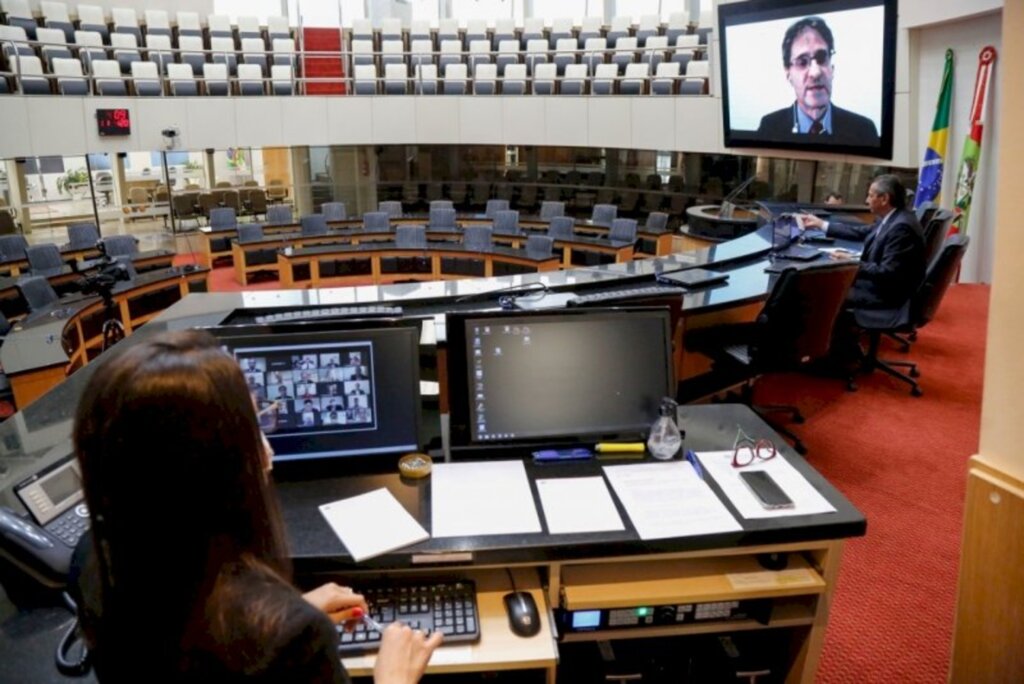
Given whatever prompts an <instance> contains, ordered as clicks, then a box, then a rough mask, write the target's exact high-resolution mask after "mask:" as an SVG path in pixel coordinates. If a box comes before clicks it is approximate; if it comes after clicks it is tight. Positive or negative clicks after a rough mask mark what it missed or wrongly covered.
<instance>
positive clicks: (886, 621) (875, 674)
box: [759, 285, 989, 684]
mask: <svg viewBox="0 0 1024 684" xmlns="http://www.w3.org/2000/svg"><path fill="white" fill-rule="evenodd" d="M988 296H989V288H988V287H987V286H981V285H957V286H955V287H953V288H951V289H950V290H949V292H948V293H947V294H946V297H945V299H944V301H943V302H942V307H941V309H940V310H939V313H938V315H937V316H936V318H935V320H933V321H932V322H931V324H930V325H928V326H927V327H926V328H923V329H922V330H921V333H920V336H919V340H918V342H917V343H916V344H915V345H914V346H913V349H912V350H911V352H910V354H909V357H910V359H911V360H913V361H917V362H918V363H919V368H920V370H921V377H920V379H919V380H920V383H921V388H922V389H923V390H924V396H923V397H921V398H916V399H915V398H913V397H911V396H910V395H909V393H908V391H907V386H905V385H903V384H902V383H899V382H898V381H897V380H895V379H892V378H889V377H887V376H884V375H881V374H877V373H876V374H874V375H872V376H868V377H865V378H862V379H861V380H860V381H859V382H858V384H859V388H860V389H859V390H858V391H857V392H846V391H844V389H843V388H842V386H841V384H840V383H838V382H836V381H831V380H821V379H813V378H812V379H807V378H802V377H799V376H785V378H779V380H789V381H790V382H776V381H774V380H775V378H773V379H772V380H773V381H772V382H770V383H769V382H765V383H763V385H762V386H763V387H764V391H763V393H761V394H763V396H761V394H759V398H760V400H762V401H766V402H767V401H771V400H782V401H786V400H792V401H794V402H795V403H797V404H798V405H799V406H800V407H801V408H802V409H805V413H806V415H807V423H806V424H805V425H798V426H796V430H797V432H799V434H800V435H801V436H802V437H803V438H804V441H805V442H806V443H807V446H808V449H809V450H810V451H809V453H808V460H809V461H810V462H811V463H812V464H813V465H814V466H815V467H816V468H817V469H818V470H820V471H821V472H822V474H824V475H825V476H826V477H827V478H828V479H829V480H830V481H831V482H832V483H833V484H834V485H835V486H836V487H837V488H838V489H839V490H840V491H842V492H843V493H844V494H845V495H846V496H847V497H848V498H849V499H850V500H851V501H852V502H853V503H854V505H856V506H857V508H858V509H860V510H861V511H862V512H863V513H864V514H865V516H866V517H867V520H868V531H867V536H866V537H863V538H859V539H854V540H851V541H850V542H849V543H847V545H846V552H845V555H844V557H843V562H842V565H841V570H840V577H839V588H838V592H837V594H836V597H835V601H834V603H833V607H832V615H831V619H830V622H829V628H828V633H827V637H826V641H825V652H824V656H823V658H822V662H821V666H820V668H819V672H818V678H817V681H819V682H828V683H835V684H869V683H875V682H877V683H878V684H883V683H884V684H892V683H894V682H899V683H901V684H902V683H909V682H921V683H922V684H923V683H928V684H932V683H934V682H944V681H946V679H947V671H948V669H949V658H950V647H951V639H952V633H953V617H954V611H955V602H956V582H957V574H958V566H959V555H960V535H961V529H962V518H963V499H964V488H965V481H966V462H967V459H968V458H969V457H970V456H971V455H972V454H974V453H976V452H977V449H978V434H979V429H980V420H981V391H982V376H983V371H984V360H985V359H984V356H985V330H986V326H987V320H988ZM883 356H889V357H900V356H903V355H901V354H900V353H899V352H898V351H895V350H889V351H888V353H887V354H884V355H883Z"/></svg>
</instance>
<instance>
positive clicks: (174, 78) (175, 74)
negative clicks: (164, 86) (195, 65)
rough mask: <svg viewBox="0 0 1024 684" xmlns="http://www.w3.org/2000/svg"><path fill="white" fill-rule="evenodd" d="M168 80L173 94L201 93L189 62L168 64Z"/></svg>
mask: <svg viewBox="0 0 1024 684" xmlns="http://www.w3.org/2000/svg"><path fill="white" fill-rule="evenodd" d="M167 82H168V83H169V84H170V87H171V95H174V96H178V97H180V96H183V95H198V94H199V84H198V83H197V82H196V77H195V74H193V73H192V67H190V66H189V65H188V64H168V65H167Z"/></svg>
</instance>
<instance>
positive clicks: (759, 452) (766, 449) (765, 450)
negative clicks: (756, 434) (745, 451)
mask: <svg viewBox="0 0 1024 684" xmlns="http://www.w3.org/2000/svg"><path fill="white" fill-rule="evenodd" d="M754 449H755V454H754V455H755V456H757V458H759V459H761V460H762V461H764V460H767V459H769V458H771V457H772V456H774V455H775V446H774V445H773V444H772V443H771V442H768V441H766V440H761V441H759V442H758V443H757V445H756V446H755V447H754Z"/></svg>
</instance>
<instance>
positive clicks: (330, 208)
mask: <svg viewBox="0 0 1024 684" xmlns="http://www.w3.org/2000/svg"><path fill="white" fill-rule="evenodd" d="M320 213H321V214H323V215H324V220H326V221H344V220H345V219H347V218H348V212H347V211H346V210H345V203H344V202H324V203H323V204H322V205H320Z"/></svg>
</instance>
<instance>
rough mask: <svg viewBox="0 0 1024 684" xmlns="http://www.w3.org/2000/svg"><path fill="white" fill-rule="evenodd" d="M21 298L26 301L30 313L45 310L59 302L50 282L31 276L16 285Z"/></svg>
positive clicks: (21, 279) (40, 277) (20, 280)
mask: <svg viewBox="0 0 1024 684" xmlns="http://www.w3.org/2000/svg"><path fill="white" fill-rule="evenodd" d="M16 286H17V288H18V292H20V293H21V298H22V299H24V300H25V304H26V305H27V306H28V310H29V313H32V312H33V311H39V310H41V309H45V308H46V307H48V306H49V305H50V304H53V303H54V302H55V301H57V299H58V297H57V291H56V290H54V289H53V286H52V285H50V281H49V280H47V279H46V278H45V277H43V276H29V277H27V278H20V279H19V280H18V282H17V283H16Z"/></svg>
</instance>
